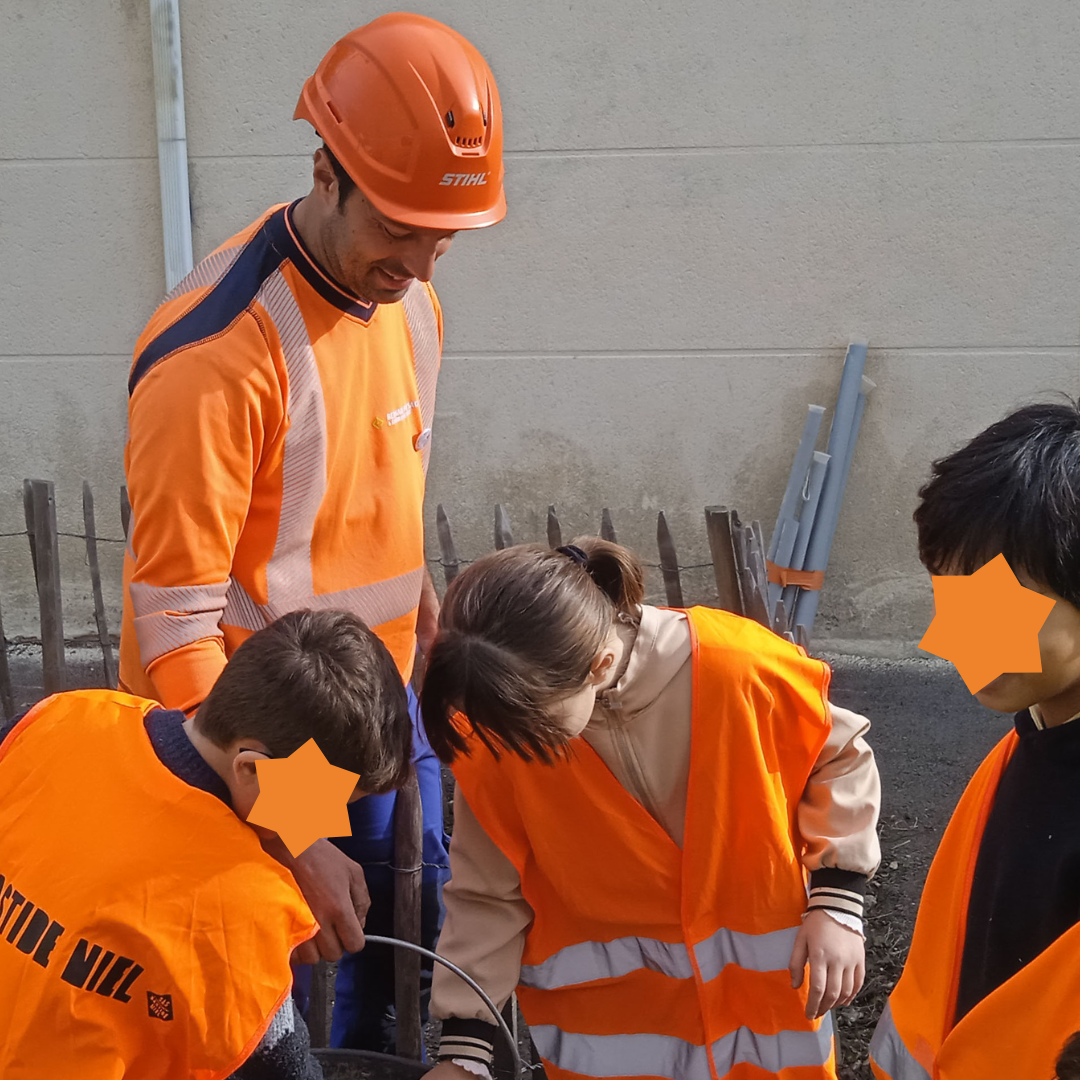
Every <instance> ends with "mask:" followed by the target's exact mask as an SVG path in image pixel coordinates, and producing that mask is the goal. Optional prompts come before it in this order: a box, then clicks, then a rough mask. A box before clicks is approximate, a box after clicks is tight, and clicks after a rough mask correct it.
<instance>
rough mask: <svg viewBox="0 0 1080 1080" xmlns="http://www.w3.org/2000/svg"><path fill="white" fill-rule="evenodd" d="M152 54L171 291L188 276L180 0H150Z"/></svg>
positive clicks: (163, 228) (189, 256) (188, 209)
mask: <svg viewBox="0 0 1080 1080" xmlns="http://www.w3.org/2000/svg"><path fill="white" fill-rule="evenodd" d="M150 36H151V38H152V40H153V49H154V104H155V106H156V109H157V132H158V173H159V174H160V178H161V231H162V236H163V238H164V241H165V288H166V289H167V290H172V289H173V288H174V287H175V286H176V285H177V284H178V283H179V282H180V281H181V280H182V279H183V278H184V277H185V276H186V275H187V274H188V273H189V272H190V271H191V267H192V254H191V193H190V191H189V190H188V154H187V124H186V122H185V119H184V70H183V65H182V64H181V60H180V7H179V0H150Z"/></svg>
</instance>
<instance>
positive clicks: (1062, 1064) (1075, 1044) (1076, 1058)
mask: <svg viewBox="0 0 1080 1080" xmlns="http://www.w3.org/2000/svg"><path fill="white" fill-rule="evenodd" d="M1054 1080H1080V1031H1078V1032H1076V1034H1074V1035H1073V1036H1072V1037H1071V1038H1070V1039H1069V1041H1068V1042H1067V1043H1066V1044H1065V1045H1064V1046H1063V1047H1062V1049H1061V1056H1060V1057H1059V1058H1058V1059H1057V1069H1056V1070H1055V1076H1054Z"/></svg>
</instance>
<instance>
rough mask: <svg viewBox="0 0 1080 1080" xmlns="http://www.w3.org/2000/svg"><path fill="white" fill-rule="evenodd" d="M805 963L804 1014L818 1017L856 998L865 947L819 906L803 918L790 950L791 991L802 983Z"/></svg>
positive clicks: (863, 966)
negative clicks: (807, 976)
mask: <svg viewBox="0 0 1080 1080" xmlns="http://www.w3.org/2000/svg"><path fill="white" fill-rule="evenodd" d="M807 963H809V964H810V996H809V998H807V1001H806V1017H807V1019H808V1020H817V1019H818V1017H820V1016H824V1015H825V1013H827V1012H828V1011H829V1010H830V1009H831V1008H833V1007H835V1006H837V1005H850V1004H851V1003H852V1001H854V1000H855V995H856V994H857V993H858V992H859V991H860V990H861V989H862V984H863V977H864V976H865V974H866V946H865V943H864V942H863V939H862V938H861V937H860V936H859V935H858V934H857V933H856V932H855V931H854V930H849V929H848V928H847V927H846V926H841V925H840V923H838V922H837V921H836V920H835V919H834V918H832V916H830V915H829V914H828V912H825V911H822V910H821V909H820V908H818V909H815V910H813V911H811V912H809V913H808V914H807V916H806V918H805V919H803V924H802V927H801V928H800V930H799V934H798V937H796V938H795V948H794V949H792V951H791V963H790V964H789V965H788V968H789V970H790V971H791V986H792V989H793V990H798V989H799V987H800V986H802V984H803V976H804V973H805V970H806V965H807Z"/></svg>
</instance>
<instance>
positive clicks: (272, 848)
mask: <svg viewBox="0 0 1080 1080" xmlns="http://www.w3.org/2000/svg"><path fill="white" fill-rule="evenodd" d="M262 845H263V848H264V849H265V851H266V852H267V853H268V854H270V855H273V857H274V858H275V859H277V861H278V862H280V863H281V864H282V865H284V866H287V867H288V868H289V869H290V870H291V871H292V874H293V877H295V878H296V883H297V885H299V886H300V891H301V892H302V893H303V894H304V899H305V900H306V901H307V902H308V906H309V907H310V908H311V911H312V913H313V914H314V916H315V918H316V919H317V920H318V923H319V932H318V933H317V934H316V935H315V937H313V938H312V939H311V940H310V941H305V942H304V943H303V944H302V945H298V946H297V947H296V948H295V949H294V950H293V955H292V959H293V962H294V963H296V964H315V963H318V961H319V960H320V959H322V960H340V959H341V954H342V953H343V952H359V951H360V950H361V949H362V948H363V947H364V920H365V919H366V918H367V911H368V908H369V907H371V897H369V896H368V890H367V882H366V881H365V880H364V871H363V870H362V869H361V868H360V865H359V864H358V863H355V862H353V861H352V859H350V858H349V857H348V856H347V855H343V854H342V853H341V852H340V851H338V849H337V848H336V847H334V845H333V844H331V843H330V841H329V840H316V841H315V843H314V844H312V845H311V847H309V848H308V849H307V850H306V851H304V852H301V854H300V856H299V858H294V857H293V856H292V855H291V854H290V853H289V849H288V848H287V847H285V845H284V843H282V841H281V838H280V837H277V836H275V837H274V838H273V839H265V840H263V841H262Z"/></svg>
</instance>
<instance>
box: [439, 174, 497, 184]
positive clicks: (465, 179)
mask: <svg viewBox="0 0 1080 1080" xmlns="http://www.w3.org/2000/svg"><path fill="white" fill-rule="evenodd" d="M487 178H488V174H487V173H486V172H474V173H467V172H457V173H454V172H448V173H443V178H442V179H441V180H440V181H439V187H472V186H473V185H474V184H486V183H487Z"/></svg>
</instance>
